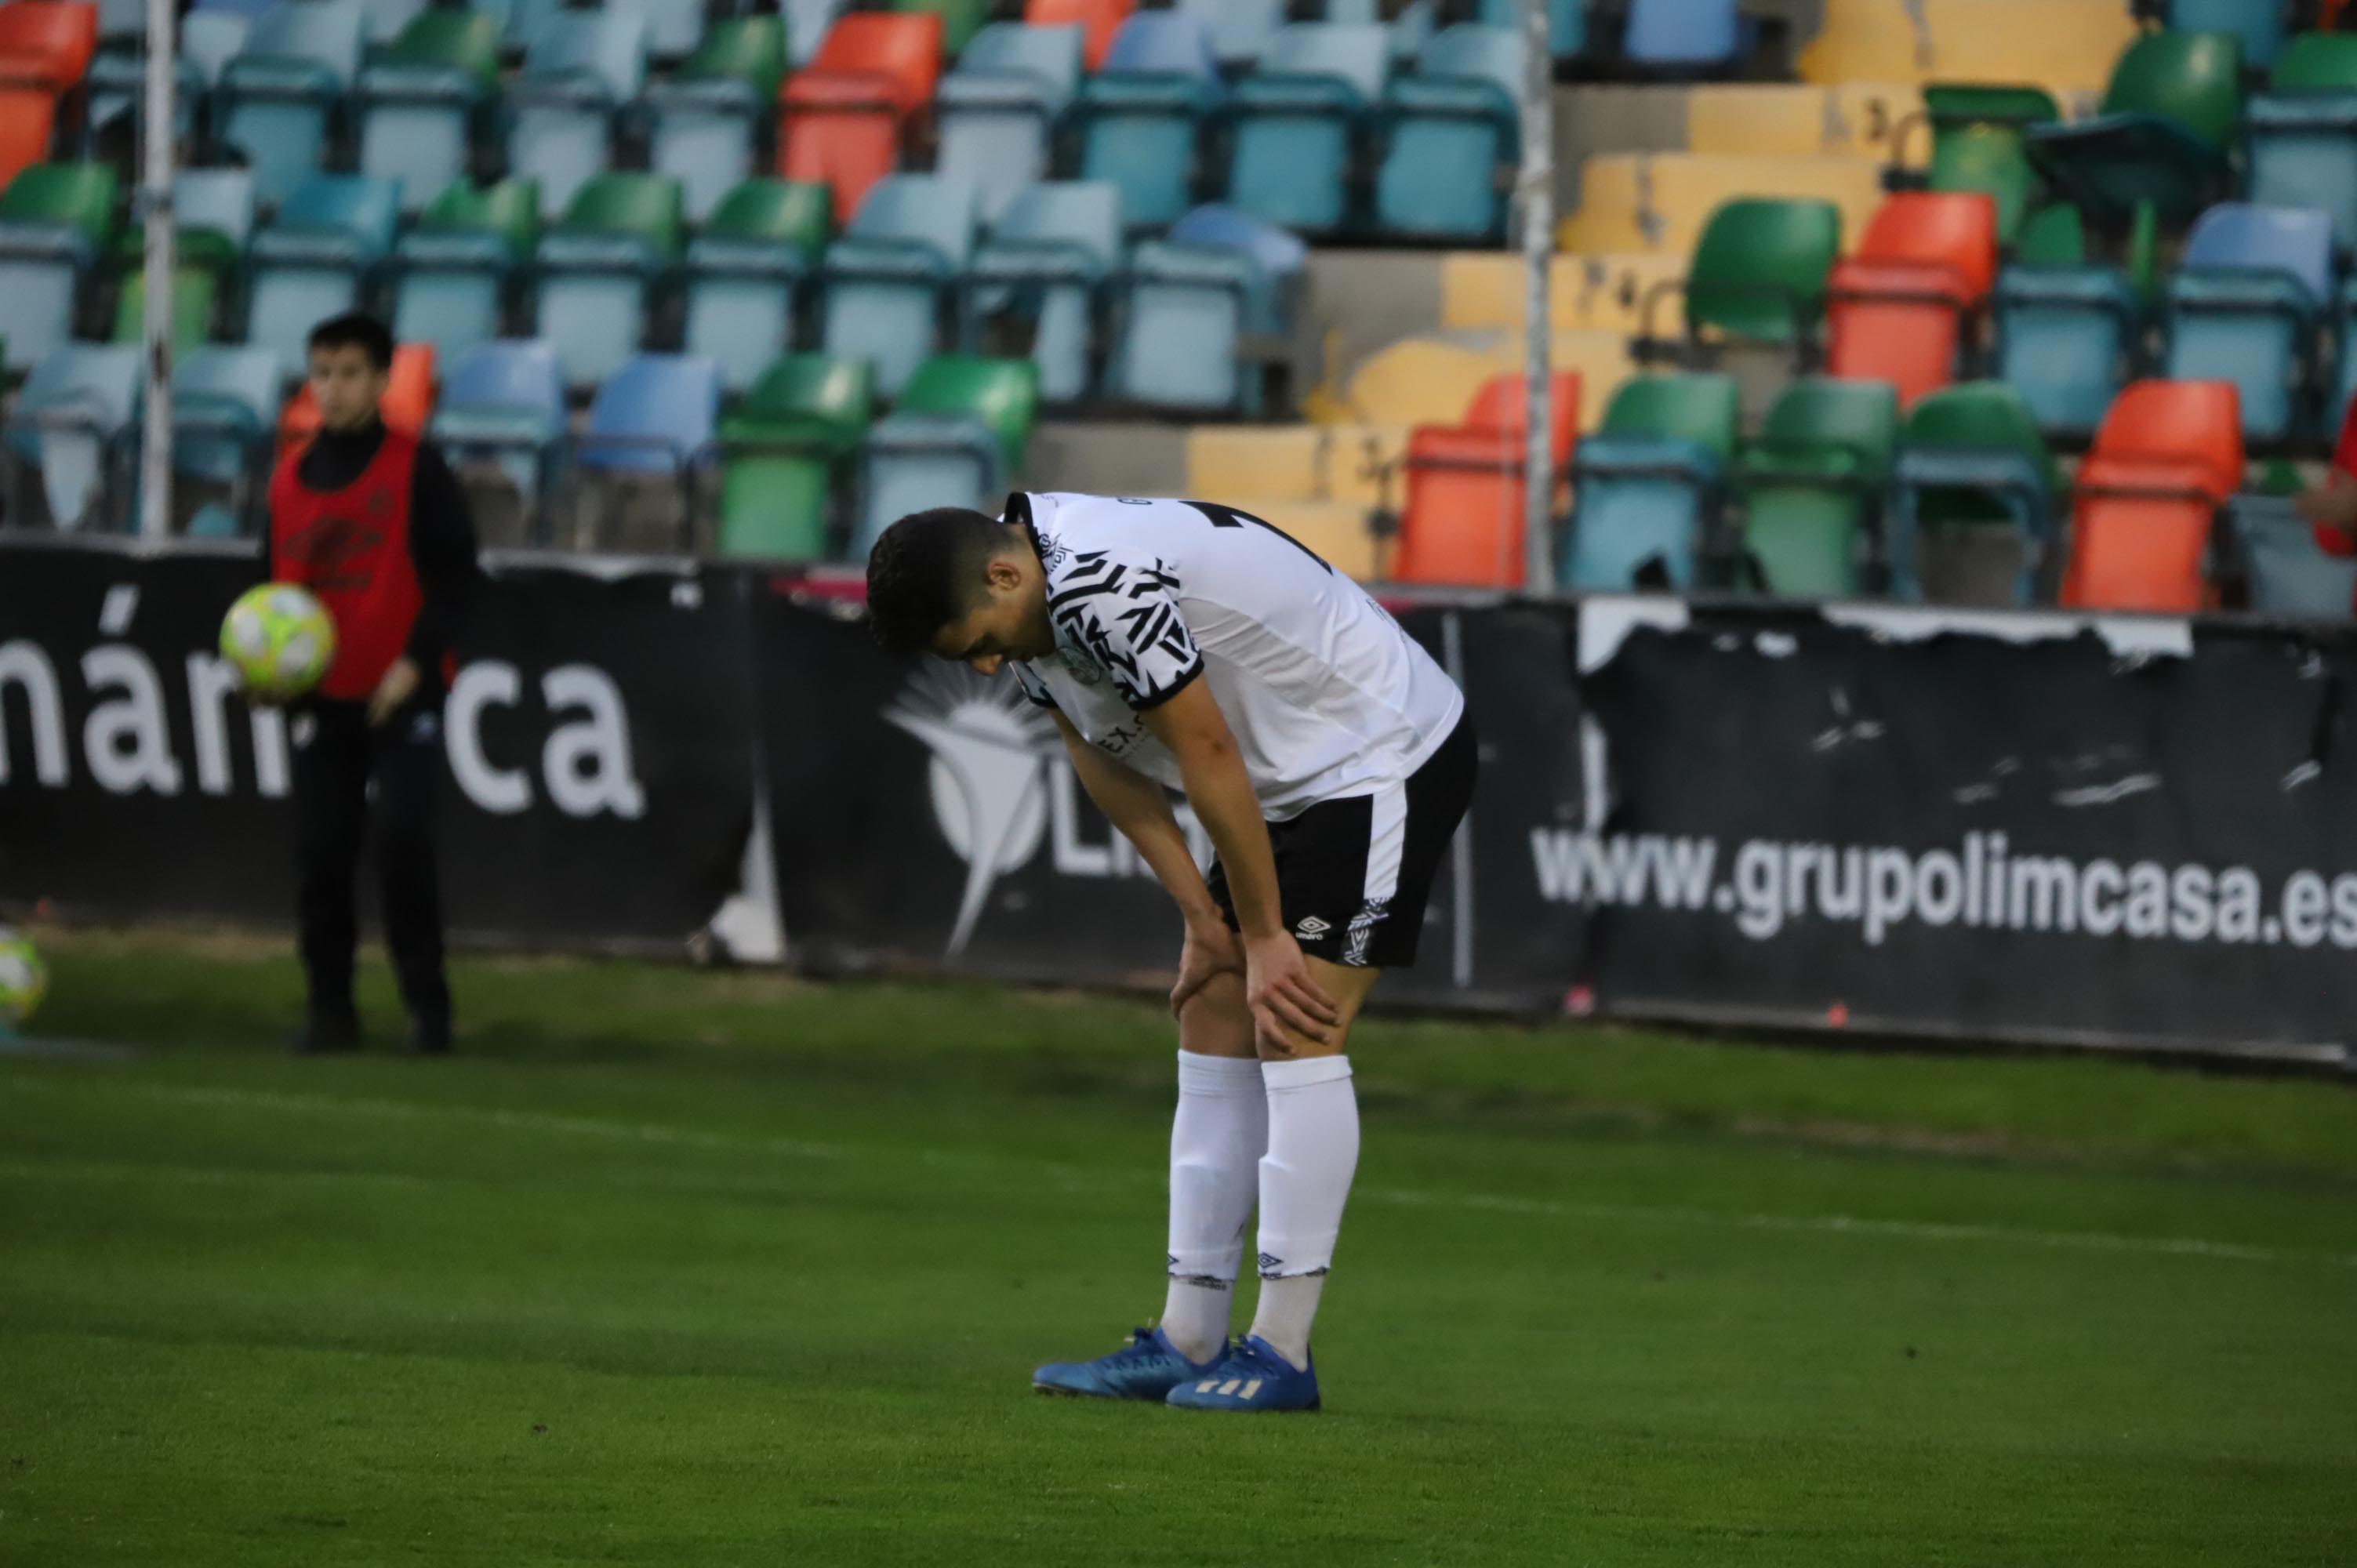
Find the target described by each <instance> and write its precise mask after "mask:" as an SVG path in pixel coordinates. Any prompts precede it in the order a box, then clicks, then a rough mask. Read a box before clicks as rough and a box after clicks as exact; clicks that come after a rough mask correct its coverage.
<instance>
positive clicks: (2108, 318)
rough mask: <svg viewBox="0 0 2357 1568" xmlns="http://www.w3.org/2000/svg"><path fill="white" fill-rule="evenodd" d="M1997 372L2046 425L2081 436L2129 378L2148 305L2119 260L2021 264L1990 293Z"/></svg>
mask: <svg viewBox="0 0 2357 1568" xmlns="http://www.w3.org/2000/svg"><path fill="white" fill-rule="evenodd" d="M1992 316H1993V318H1994V321H1995V324H1996V374H1997V376H1998V378H1999V379H2000V380H2002V381H2006V382H2007V383H2008V384H2009V385H2011V386H2013V387H2014V388H2016V389H2017V390H2018V392H2020V393H2021V396H2022V398H2023V400H2024V401H2025V402H2026V403H2028V405H2029V409H2030V411H2031V412H2032V413H2033V414H2034V415H2035V417H2036V419H2037V421H2038V426H2039V428H2040V429H2041V430H2043V431H2044V432H2046V434H2047V435H2050V436H2053V437H2055V438H2056V439H2058V440H2073V441H2083V440H2085V439H2086V438H2087V437H2089V436H2090V435H2093V434H2094V430H2095V426H2096V424H2097V423H2098V422H2100V421H2101V420H2102V419H2103V417H2104V410H2105V409H2106V408H2109V407H2110V406H2111V403H2112V399H2113V398H2114V397H2115V395H2117V393H2118V392H2119V389H2120V388H2121V387H2123V386H2125V385H2126V384H2127V379H2128V376H2129V374H2130V373H2131V371H2132V369H2133V366H2134V363H2135V360H2136V355H2137V352H2138V345H2139V343H2140V342H2141V340H2142V338H2143V336H2144V329H2145V309H2144V304H2143V302H2142V301H2141V300H2140V299H2139V298H2138V297H2137V295H2136V290H2135V289H2134V288H2133V287H2132V286H2131V285H2129V283H2128V279H2127V274H2126V273H2124V272H2122V271H2120V270H2119V269H2118V268H2116V267H2105V266H2089V265H2073V264H2070V263H2054V264H2048V265H2040V264H2020V265H2015V266H2009V267H2007V268H2006V269H2005V270H2004V271H2002V272H2000V273H1999V274H1997V279H1996V291H1995V293H1994V295H1992Z"/></svg>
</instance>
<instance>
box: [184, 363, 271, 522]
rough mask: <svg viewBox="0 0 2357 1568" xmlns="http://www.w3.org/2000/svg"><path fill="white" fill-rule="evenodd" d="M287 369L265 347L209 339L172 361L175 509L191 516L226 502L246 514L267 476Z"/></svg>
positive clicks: (241, 515)
mask: <svg viewBox="0 0 2357 1568" xmlns="http://www.w3.org/2000/svg"><path fill="white" fill-rule="evenodd" d="M285 374H286V367H285V366H282V365H281V364H280V363H279V362H278V356H277V355H275V354H274V353H272V352H271V351H270V350H269V349H231V348H223V347H221V346H220V345H218V344H210V345H207V346H206V347H204V348H200V349H196V350H195V351H194V352H192V353H189V354H186V355H183V356H181V357H180V358H179V360H177V361H176V362H175V363H174V365H173V367H172V471H173V473H175V474H177V475H178V476H179V477H180V478H183V479H187V480H191V481H193V483H192V484H190V485H188V486H187V487H185V488H180V487H176V488H175V489H174V491H173V494H172V510H174V512H175V513H178V514H179V515H181V516H182V517H186V516H188V515H189V514H192V513H194V512H195V511H196V510H197V509H198V508H199V506H201V505H205V504H215V503H218V504H225V505H226V506H227V507H228V509H229V510H230V511H231V513H232V514H233V515H235V516H237V517H239V518H241V519H243V518H249V517H251V516H252V515H253V502H254V501H255V500H256V499H258V496H259V494H260V492H261V491H262V489H264V486H265V485H266V483H267V482H268V477H269V473H270V454H271V440H270V435H271V429H272V426H273V425H274V424H276V423H277V419H278V389H279V387H280V386H281V385H282V384H283V381H284V379H285Z"/></svg>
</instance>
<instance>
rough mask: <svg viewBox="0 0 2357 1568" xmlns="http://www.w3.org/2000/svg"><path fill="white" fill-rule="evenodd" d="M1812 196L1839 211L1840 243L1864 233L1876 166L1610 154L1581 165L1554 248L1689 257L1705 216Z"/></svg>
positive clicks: (1833, 158) (1865, 160)
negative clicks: (1733, 205) (1725, 208)
mask: <svg viewBox="0 0 2357 1568" xmlns="http://www.w3.org/2000/svg"><path fill="white" fill-rule="evenodd" d="M1746 196H1754V197H1758V196H1766V197H1792V198H1811V199H1818V200H1824V201H1830V202H1832V203H1833V204H1834V205H1835V206H1836V207H1838V208H1840V209H1842V232H1843V234H1844V236H1845V237H1846V238H1851V237H1855V236H1857V234H1860V233H1862V232H1864V231H1865V229H1866V220H1867V218H1868V217H1870V216H1871V215H1872V214H1873V212H1874V209H1876V208H1877V207H1878V206H1880V205H1881V202H1882V166H1881V165H1880V164H1879V163H1878V162H1877V161H1876V160H1875V159H1873V158H1871V157H1864V156H1855V155H1847V154H1837V153H1819V154H1814V155H1812V156H1793V157H1775V156H1750V155H1747V154H1732V153H1614V154H1609V155H1606V156H1599V157H1592V158H1589V159H1588V160H1587V166H1586V168H1585V170H1584V171H1583V173H1582V174H1581V177H1580V199H1579V209H1578V210H1577V211H1576V212H1574V213H1572V214H1571V216H1570V217H1568V218H1566V219H1565V220H1563V225H1562V227H1561V228H1560V229H1559V230H1558V231H1557V233H1556V248H1557V249H1559V250H1564V251H1568V252H1572V253H1573V254H1574V255H1580V256H1588V255H1596V254H1599V253H1604V252H1616V251H1667V252H1673V253H1674V254H1676V255H1680V256H1686V255H1691V254H1692V253H1693V252H1694V247H1695V241H1696V240H1698V239H1700V238H1701V237H1702V231H1703V225H1704V224H1706V222H1708V221H1709V220H1710V215H1711V214H1712V213H1713V212H1715V211H1717V209H1719V207H1721V206H1722V205H1724V204H1725V203H1727V202H1729V201H1732V200H1734V199H1737V198H1738V197H1746Z"/></svg>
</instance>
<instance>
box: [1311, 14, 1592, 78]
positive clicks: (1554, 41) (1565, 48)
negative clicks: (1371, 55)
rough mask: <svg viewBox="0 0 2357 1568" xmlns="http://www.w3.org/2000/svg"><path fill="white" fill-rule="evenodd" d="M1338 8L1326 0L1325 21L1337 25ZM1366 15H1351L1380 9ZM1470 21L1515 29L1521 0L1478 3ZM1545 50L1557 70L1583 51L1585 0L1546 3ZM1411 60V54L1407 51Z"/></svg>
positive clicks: (1520, 18)
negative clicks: (1552, 59)
mask: <svg viewBox="0 0 2357 1568" xmlns="http://www.w3.org/2000/svg"><path fill="white" fill-rule="evenodd" d="M1337 9H1338V7H1337V6H1336V5H1333V4H1332V0H1329V4H1328V5H1327V8H1326V19H1327V20H1328V21H1329V22H1340V21H1342V20H1344V19H1345V18H1344V17H1342V16H1338V15H1336V11H1337ZM1367 10H1368V13H1369V14H1368V15H1366V16H1353V17H1351V18H1349V20H1351V21H1354V22H1372V21H1375V20H1377V19H1378V16H1379V14H1380V11H1381V7H1380V6H1374V5H1370V6H1369V7H1367ZM1474 19H1475V20H1476V21H1478V22H1480V24H1481V25H1482V26H1484V27H1521V26H1522V25H1523V0H1481V3H1480V6H1479V7H1478V8H1477V9H1476V10H1475V12H1474ZM1547 50H1548V52H1549V53H1550V54H1552V55H1554V56H1555V64H1556V65H1557V66H1558V67H1561V66H1563V65H1565V64H1567V63H1568V62H1570V61H1572V60H1576V59H1578V58H1579V57H1580V56H1581V55H1584V54H1586V53H1587V0H1547ZM1408 52H1409V54H1410V55H1411V57H1412V56H1413V55H1414V53H1415V51H1414V50H1413V49H1411V50H1409V51H1408Z"/></svg>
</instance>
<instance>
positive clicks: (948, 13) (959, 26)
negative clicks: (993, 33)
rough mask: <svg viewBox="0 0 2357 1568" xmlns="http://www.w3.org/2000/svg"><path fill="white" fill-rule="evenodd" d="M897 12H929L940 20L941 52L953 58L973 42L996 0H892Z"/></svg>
mask: <svg viewBox="0 0 2357 1568" xmlns="http://www.w3.org/2000/svg"><path fill="white" fill-rule="evenodd" d="M892 9H894V10H896V11H915V12H920V13H929V14H931V15H932V16H939V17H940V18H941V19H942V57H943V58H944V59H957V58H958V57H959V56H960V55H963V53H965V51H966V49H967V48H968V47H969V46H970V45H972V44H973V42H974V35H975V34H977V33H979V32H981V31H982V29H983V27H985V25H987V24H988V23H989V21H990V19H991V15H992V13H993V12H995V11H996V9H997V0H892Z"/></svg>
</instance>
